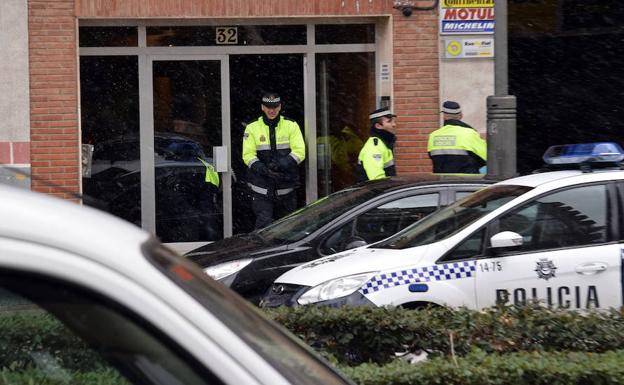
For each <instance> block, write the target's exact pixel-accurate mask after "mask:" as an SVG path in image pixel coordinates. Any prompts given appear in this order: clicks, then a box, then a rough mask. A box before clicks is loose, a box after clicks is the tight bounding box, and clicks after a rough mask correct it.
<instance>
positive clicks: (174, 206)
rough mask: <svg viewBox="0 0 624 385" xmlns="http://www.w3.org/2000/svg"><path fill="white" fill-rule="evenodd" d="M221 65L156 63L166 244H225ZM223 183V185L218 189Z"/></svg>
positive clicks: (158, 171)
mask: <svg viewBox="0 0 624 385" xmlns="http://www.w3.org/2000/svg"><path fill="white" fill-rule="evenodd" d="M221 76H222V74H221V61H219V60H155V61H153V62H152V88H153V122H154V125H153V127H154V138H153V146H154V184H155V220H156V235H157V236H158V237H159V238H160V239H161V240H162V241H163V242H200V241H214V240H217V239H221V238H223V194H222V188H220V185H221V184H222V181H220V180H219V179H221V178H220V177H221V176H217V175H218V174H216V171H215V170H214V168H213V166H214V164H215V162H214V160H213V158H212V154H213V147H215V146H221V145H222V138H223V135H222V134H223V130H222V118H223V117H222V102H221ZM220 182H221V183H220Z"/></svg>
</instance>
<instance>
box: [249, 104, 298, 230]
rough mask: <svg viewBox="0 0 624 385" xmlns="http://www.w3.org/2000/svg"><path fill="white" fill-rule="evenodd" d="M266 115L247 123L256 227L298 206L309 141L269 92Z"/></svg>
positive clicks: (260, 226) (250, 183)
mask: <svg viewBox="0 0 624 385" xmlns="http://www.w3.org/2000/svg"><path fill="white" fill-rule="evenodd" d="M261 108H262V112H263V114H262V116H260V117H259V118H258V119H257V120H255V121H253V122H251V123H249V124H247V126H246V128H245V134H244V136H243V162H245V164H246V165H247V167H248V178H247V181H248V185H249V187H250V188H251V191H252V193H253V194H252V196H253V201H252V209H253V212H254V214H255V215H256V225H255V227H256V229H260V228H263V227H265V226H267V225H268V224H270V223H271V222H272V221H273V220H274V219H277V218H281V217H282V216H284V215H286V214H288V213H290V212H292V211H294V210H295V209H296V208H297V195H296V193H295V189H296V188H297V187H298V185H299V168H298V165H299V163H301V162H302V161H303V160H304V159H305V143H304V141H303V135H302V134H301V129H300V128H299V125H298V124H297V122H295V121H294V120H291V119H289V118H286V117H284V116H282V115H281V114H280V111H281V108H282V101H281V99H280V97H279V95H277V94H276V93H274V92H269V93H265V94H264V95H263V96H262V102H261Z"/></svg>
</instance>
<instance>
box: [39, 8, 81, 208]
mask: <svg viewBox="0 0 624 385" xmlns="http://www.w3.org/2000/svg"><path fill="white" fill-rule="evenodd" d="M28 25H29V28H28V31H29V36H30V41H29V51H30V54H29V60H30V120H31V131H30V135H31V137H30V139H31V145H30V156H31V168H32V169H31V170H32V182H31V183H32V189H33V190H36V191H41V192H46V193H50V194H53V195H58V196H61V197H64V198H71V197H72V195H71V193H72V192H74V193H76V192H78V191H79V183H80V178H79V164H80V158H79V151H78V149H79V136H78V96H77V95H78V91H77V90H78V87H77V74H76V69H77V65H76V60H77V56H76V18H75V16H74V0H30V1H29V2H28ZM53 186H59V188H55V187H53Z"/></svg>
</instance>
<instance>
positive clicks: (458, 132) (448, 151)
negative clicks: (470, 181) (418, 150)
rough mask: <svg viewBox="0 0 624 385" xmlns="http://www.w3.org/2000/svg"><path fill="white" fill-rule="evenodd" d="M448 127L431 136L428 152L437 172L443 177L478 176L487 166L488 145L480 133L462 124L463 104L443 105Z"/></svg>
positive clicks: (449, 103)
mask: <svg viewBox="0 0 624 385" xmlns="http://www.w3.org/2000/svg"><path fill="white" fill-rule="evenodd" d="M441 112H442V114H443V119H444V126H442V128H440V129H438V130H436V131H433V132H432V133H431V134H429V143H428V145H427V151H428V153H429V157H430V158H431V160H432V162H433V172H434V173H441V174H455V175H462V174H478V173H479V168H481V167H483V166H484V165H485V164H486V160H487V145H486V142H485V140H483V139H482V138H481V136H480V135H479V133H478V132H477V131H476V130H475V129H474V128H472V127H471V126H469V125H468V124H466V123H464V122H462V120H461V119H462V118H463V114H462V112H461V107H460V105H459V103H457V102H453V101H450V100H449V101H446V102H444V104H443V105H442V111H441Z"/></svg>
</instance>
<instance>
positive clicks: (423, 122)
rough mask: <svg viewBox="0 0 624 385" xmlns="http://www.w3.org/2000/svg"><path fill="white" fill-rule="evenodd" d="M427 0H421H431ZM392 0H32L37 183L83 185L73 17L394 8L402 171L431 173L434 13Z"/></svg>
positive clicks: (389, 11) (357, 12) (387, 11)
mask: <svg viewBox="0 0 624 385" xmlns="http://www.w3.org/2000/svg"><path fill="white" fill-rule="evenodd" d="M426 3H427V2H423V4H426ZM392 6H393V1H391V0H318V1H301V0H279V1H268V2H263V1H255V0H203V1H202V0H160V1H159V0H110V1H105V2H104V1H100V0H75V1H74V0H29V2H28V15H29V36H30V42H29V48H30V56H29V60H30V92H31V167H32V174H33V178H32V188H33V190H37V191H42V192H47V193H51V194H55V195H59V196H64V197H65V198H71V196H70V194H67V193H65V192H62V191H58V190H55V189H53V188H51V187H50V183H46V182H43V181H44V180H45V181H47V182H51V183H52V184H55V185H59V186H63V188H64V189H65V190H67V191H74V192H78V191H79V161H80V159H79V145H80V143H79V135H78V87H77V73H76V71H77V65H76V63H77V58H76V54H77V53H76V33H75V20H76V17H82V18H205V17H248V16H253V17H292V16H350V15H352V16H376V15H392V18H393V28H394V31H393V34H394V48H393V53H394V63H393V64H394V108H395V111H396V113H397V114H398V115H399V125H398V126H399V133H398V134H399V142H398V145H397V151H396V152H397V154H396V157H397V165H398V169H399V172H400V173H401V174H413V173H420V172H430V170H431V166H430V162H429V160H428V158H427V156H426V141H427V134H428V133H429V132H430V131H432V130H433V129H435V128H436V126H437V125H438V117H439V116H438V111H437V110H438V104H439V102H438V89H439V82H438V43H437V41H438V40H437V12H436V11H425V12H421V11H415V12H414V14H413V15H412V16H411V17H408V18H406V17H404V16H403V15H402V14H401V12H400V11H398V10H395V9H393V8H392Z"/></svg>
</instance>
